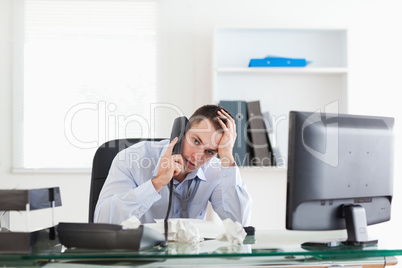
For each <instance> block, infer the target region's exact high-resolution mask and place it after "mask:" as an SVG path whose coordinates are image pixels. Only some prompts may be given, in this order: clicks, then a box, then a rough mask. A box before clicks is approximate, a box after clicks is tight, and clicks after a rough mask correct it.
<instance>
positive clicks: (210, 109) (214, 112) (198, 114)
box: [189, 104, 234, 131]
mask: <svg viewBox="0 0 402 268" xmlns="http://www.w3.org/2000/svg"><path fill="white" fill-rule="evenodd" d="M222 109H223V110H224V111H225V112H227V113H228V114H229V115H230V117H232V118H234V117H233V115H232V114H231V113H229V112H228V110H226V109H225V108H223V107H222V106H219V105H215V104H207V105H204V106H201V107H200V108H198V109H197V110H196V111H195V112H194V113H193V114H192V115H191V117H190V119H189V121H190V128H191V127H192V126H193V125H194V124H198V123H199V122H201V121H202V120H203V119H208V120H209V121H210V122H211V123H212V124H213V126H214V127H215V129H216V130H218V131H221V130H222V126H221V125H220V124H219V122H218V118H220V119H221V120H222V121H223V123H225V124H226V121H227V119H226V118H224V117H221V116H219V114H218V111H220V110H222Z"/></svg>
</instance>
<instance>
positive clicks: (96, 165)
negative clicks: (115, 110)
mask: <svg viewBox="0 0 402 268" xmlns="http://www.w3.org/2000/svg"><path fill="white" fill-rule="evenodd" d="M160 140H162V139H158V138H152V139H117V140H111V141H108V142H105V143H104V144H102V145H101V146H100V147H99V148H98V150H97V151H96V152H95V156H94V159H93V163H92V175H91V188H90V194H89V219H88V221H89V222H93V220H94V212H95V207H96V203H97V202H98V198H99V194H100V192H101V190H102V187H103V184H104V183H105V181H106V177H107V175H108V173H109V169H110V166H111V165H112V161H113V159H114V157H115V156H116V155H117V153H118V152H120V151H121V150H123V149H125V148H127V147H129V146H131V145H133V144H135V143H137V142H140V141H160Z"/></svg>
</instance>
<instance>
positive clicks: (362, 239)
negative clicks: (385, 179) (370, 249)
mask: <svg viewBox="0 0 402 268" xmlns="http://www.w3.org/2000/svg"><path fill="white" fill-rule="evenodd" d="M341 209H342V211H343V215H344V217H345V223H346V231H347V235H348V238H347V240H346V241H314V242H306V243H303V244H302V247H303V248H308V249H312V248H315V247H318V248H322V247H326V248H334V247H342V246H355V247H366V246H375V245H377V243H378V240H369V239H368V232H367V219H366V211H365V209H364V207H362V206H361V205H356V204H350V205H343V206H342V208H341Z"/></svg>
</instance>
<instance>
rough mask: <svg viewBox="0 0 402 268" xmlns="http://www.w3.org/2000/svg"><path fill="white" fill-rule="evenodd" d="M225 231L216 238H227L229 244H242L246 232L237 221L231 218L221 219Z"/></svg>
mask: <svg viewBox="0 0 402 268" xmlns="http://www.w3.org/2000/svg"><path fill="white" fill-rule="evenodd" d="M223 226H224V227H225V232H224V233H223V234H222V235H221V236H220V237H218V238H217V239H218V240H227V241H228V242H229V243H230V244H231V245H237V244H242V243H243V240H244V238H245V237H246V235H247V233H246V231H244V228H243V226H241V224H240V223H239V222H234V221H233V220H231V219H229V218H228V219H225V220H223Z"/></svg>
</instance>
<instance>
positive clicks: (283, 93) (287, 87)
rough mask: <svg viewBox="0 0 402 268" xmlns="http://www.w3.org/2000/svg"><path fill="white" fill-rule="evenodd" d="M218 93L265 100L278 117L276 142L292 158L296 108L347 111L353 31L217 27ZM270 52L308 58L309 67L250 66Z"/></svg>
mask: <svg viewBox="0 0 402 268" xmlns="http://www.w3.org/2000/svg"><path fill="white" fill-rule="evenodd" d="M212 53H213V55H212V63H213V66H212V71H213V74H212V77H213V79H212V83H213V85H212V90H213V92H212V96H213V100H212V102H214V103H219V101H221V100H229V101H230V100H244V101H255V100H259V101H260V104H261V110H262V112H269V114H270V116H271V117H272V120H271V121H272V124H273V126H272V128H273V130H274V132H273V136H272V140H271V142H272V144H273V145H274V146H275V147H277V148H279V150H280V154H281V156H282V158H283V159H282V162H286V163H287V144H288V123H289V122H288V116H289V112H290V111H292V110H299V111H317V110H321V111H326V112H332V113H346V112H347V110H348V93H347V91H348V90H347V77H348V65H347V30H345V29H290V28H283V29H280V28H279V29H278V28H269V27H216V28H215V32H214V41H213V49H212ZM268 55H275V56H283V57H290V58H305V59H306V60H309V61H311V63H310V64H309V65H307V66H306V67H279V68H278V67H248V65H249V62H250V59H252V58H254V59H256V58H264V57H266V56H268Z"/></svg>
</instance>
